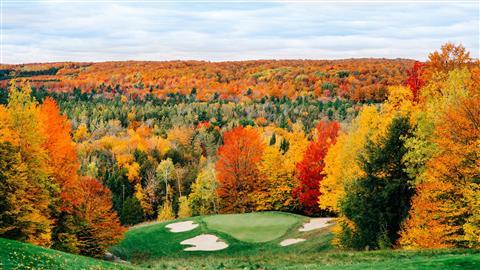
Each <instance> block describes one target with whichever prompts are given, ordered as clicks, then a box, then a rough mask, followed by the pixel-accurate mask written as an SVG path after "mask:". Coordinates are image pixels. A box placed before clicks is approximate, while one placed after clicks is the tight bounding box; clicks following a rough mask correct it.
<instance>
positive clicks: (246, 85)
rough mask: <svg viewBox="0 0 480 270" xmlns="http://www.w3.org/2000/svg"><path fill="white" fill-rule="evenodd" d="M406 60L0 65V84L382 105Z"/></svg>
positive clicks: (112, 92)
mask: <svg viewBox="0 0 480 270" xmlns="http://www.w3.org/2000/svg"><path fill="white" fill-rule="evenodd" d="M413 62H414V61H413V60H407V59H345V60H259V61H238V62H204V61H168V62H139V61H127V62H104V63H69V62H65V63H51V64H25V65H0V82H1V84H0V85H3V86H4V87H5V85H7V84H8V82H9V80H10V79H12V78H27V79H28V80H29V81H30V83H31V85H32V86H34V87H40V86H44V87H45V88H47V89H49V90H53V91H57V92H71V91H72V90H73V89H79V90H80V91H81V92H82V93H84V92H86V93H89V92H92V91H95V92H96V93H102V94H103V95H104V96H105V97H112V96H114V95H115V93H123V94H127V95H131V96H133V97H144V96H145V95H147V94H152V95H153V96H154V97H159V98H164V97H166V96H167V95H168V94H176V93H180V94H184V95H185V94H189V93H190V92H191V91H192V89H196V97H197V98H198V99H199V100H202V101H207V100H212V99H214V98H216V97H219V98H221V99H229V100H234V101H240V100H245V99H252V98H261V97H264V96H273V97H280V98H281V97H283V96H286V97H289V98H296V97H299V96H306V95H313V96H316V97H325V98H329V97H335V96H338V97H346V98H348V99H350V100H353V101H383V100H384V99H385V97H386V89H387V87H388V86H391V85H398V84H401V83H403V82H404V81H405V79H406V76H407V74H406V70H407V69H409V68H410V67H411V66H412V65H413Z"/></svg>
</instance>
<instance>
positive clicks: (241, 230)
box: [203, 212, 304, 243]
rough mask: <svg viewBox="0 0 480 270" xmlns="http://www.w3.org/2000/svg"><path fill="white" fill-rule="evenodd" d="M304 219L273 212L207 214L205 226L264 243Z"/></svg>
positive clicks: (236, 237) (245, 240)
mask: <svg viewBox="0 0 480 270" xmlns="http://www.w3.org/2000/svg"><path fill="white" fill-rule="evenodd" d="M303 220H304V219H303V218H300V217H299V216H294V215H287V214H280V213H275V212H267V213H248V214H232V215H216V216H208V217H205V218H204V219H203V221H204V222H205V223H206V224H207V227H208V228H209V229H211V230H216V231H219V232H222V233H226V234H229V235H231V236H233V237H234V238H235V239H237V240H240V241H244V242H248V243H264V242H269V241H272V240H275V239H277V238H279V237H281V236H283V235H284V234H285V233H286V232H287V231H288V230H289V229H290V228H292V227H293V226H295V225H298V224H300V222H302V221H303Z"/></svg>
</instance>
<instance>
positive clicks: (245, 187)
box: [216, 127, 265, 213]
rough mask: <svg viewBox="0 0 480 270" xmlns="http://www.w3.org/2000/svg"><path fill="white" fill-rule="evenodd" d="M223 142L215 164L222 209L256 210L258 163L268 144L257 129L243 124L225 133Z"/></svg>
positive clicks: (226, 210)
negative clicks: (255, 192) (265, 144)
mask: <svg viewBox="0 0 480 270" xmlns="http://www.w3.org/2000/svg"><path fill="white" fill-rule="evenodd" d="M223 142H224V143H223V146H221V147H220V148H219V149H218V161H217V164H216V170H217V178H218V181H219V186H218V189H217V192H218V196H219V198H220V211H221V212H224V213H232V212H240V213H243V212H249V211H253V210H254V209H255V208H254V207H255V206H254V201H253V199H252V194H253V192H254V191H255V189H256V188H258V185H259V184H261V183H259V181H260V179H259V169H258V164H259V162H260V161H261V158H262V154H263V150H264V147H265V146H264V144H263V142H262V141H261V139H260V135H259V134H258V132H257V131H256V130H254V129H250V128H244V127H236V128H234V129H232V130H230V131H227V132H225V133H224V134H223Z"/></svg>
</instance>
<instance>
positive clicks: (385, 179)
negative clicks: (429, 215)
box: [340, 117, 413, 249]
mask: <svg viewBox="0 0 480 270" xmlns="http://www.w3.org/2000/svg"><path fill="white" fill-rule="evenodd" d="M410 132H411V130H410V125H409V122H408V119H407V118H404V117H397V118H395V119H394V120H393V121H392V124H391V126H390V128H389V131H388V135H387V136H386V138H385V139H384V140H383V141H380V142H379V143H373V142H371V141H370V142H368V143H367V146H366V153H365V155H364V156H363V157H361V159H362V164H363V167H364V171H365V174H366V175H365V177H362V178H359V179H357V180H355V181H353V183H352V184H351V185H350V186H349V187H348V188H346V189H345V190H347V192H346V195H345V198H344V199H343V200H342V202H341V204H340V211H341V214H342V215H343V216H345V217H346V218H347V219H348V220H349V221H351V222H352V223H353V227H354V228H353V230H348V229H346V228H345V227H344V230H343V234H344V235H343V236H341V237H340V239H342V240H341V241H343V243H342V242H341V243H340V245H342V246H344V247H348V248H355V249H378V248H382V247H386V246H392V245H393V244H395V243H396V241H397V239H398V238H399V230H400V225H401V223H402V221H403V220H404V219H405V218H406V216H407V213H408V210H409V208H410V200H411V197H412V195H413V188H412V186H411V180H412V179H411V178H410V177H409V176H408V174H407V173H406V172H405V165H404V163H403V156H404V155H405V153H406V148H405V146H404V138H406V137H408V136H410ZM345 235H350V237H347V238H346V239H345V237H344V236H345Z"/></svg>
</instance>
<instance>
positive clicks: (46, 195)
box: [0, 84, 57, 246]
mask: <svg viewBox="0 0 480 270" xmlns="http://www.w3.org/2000/svg"><path fill="white" fill-rule="evenodd" d="M30 92H31V90H30V87H29V86H28V85H26V84H25V85H23V86H22V88H21V89H17V88H16V86H15V85H12V87H11V89H10V97H9V100H8V105H7V107H6V109H5V108H3V109H1V110H0V112H1V113H2V114H4V113H6V114H8V117H5V116H3V117H0V120H1V119H3V120H6V121H2V122H3V123H2V124H0V127H2V129H4V130H8V132H9V133H11V134H14V135H15V136H14V137H15V140H14V141H15V142H16V145H15V146H16V148H17V149H18V150H17V151H18V157H19V164H21V166H20V167H19V170H20V169H21V171H22V174H21V175H19V177H22V178H24V179H26V180H27V182H28V188H27V189H26V190H25V193H23V195H22V198H19V199H21V201H19V202H18V203H22V204H25V207H26V208H25V213H24V215H23V217H22V219H20V220H18V223H17V225H16V228H14V229H15V230H16V231H17V234H18V238H19V239H21V240H25V241H28V242H30V243H33V244H37V245H43V246H49V245H50V244H51V229H52V220H51V218H50V214H51V213H50V209H49V206H50V202H51V194H50V190H56V189H57V187H56V186H55V184H53V183H52V182H51V181H50V179H49V172H50V168H49V167H48V156H47V153H46V151H45V150H44V148H43V143H44V141H45V138H44V136H43V134H42V132H41V124H42V122H41V119H40V118H39V114H40V110H39V106H38V104H37V102H36V101H35V100H34V99H33V98H31V97H30ZM3 133H6V132H3ZM26 209H28V210H26Z"/></svg>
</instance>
